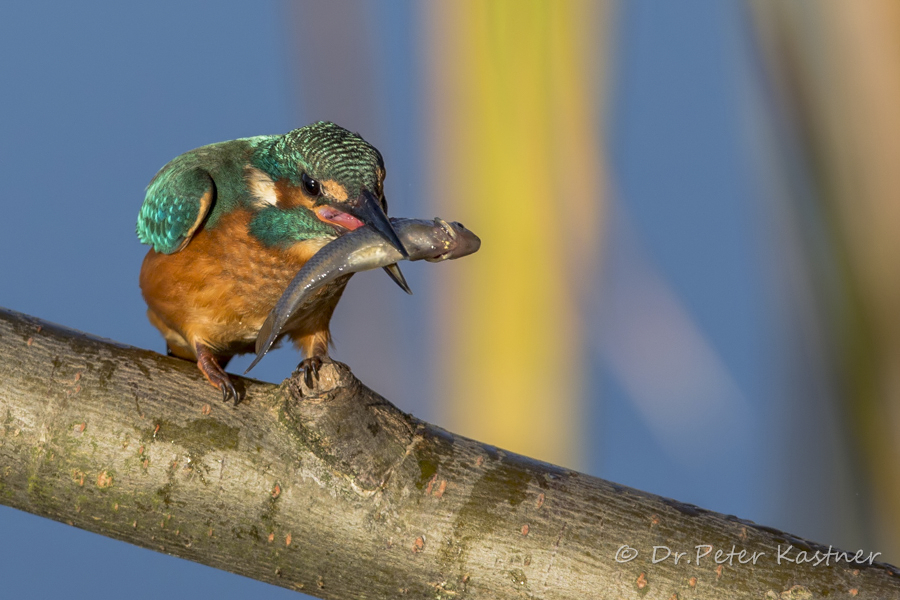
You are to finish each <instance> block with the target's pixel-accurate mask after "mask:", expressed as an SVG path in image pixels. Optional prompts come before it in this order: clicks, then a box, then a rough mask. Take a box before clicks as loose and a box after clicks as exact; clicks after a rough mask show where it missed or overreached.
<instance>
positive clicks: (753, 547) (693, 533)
mask: <svg viewBox="0 0 900 600" xmlns="http://www.w3.org/2000/svg"><path fill="white" fill-rule="evenodd" d="M0 357H2V360H0V502H2V503H3V504H6V505H9V506H12V507H16V508H19V509H22V510H26V511H28V512H31V513H34V514H38V515H42V516H45V517H49V518H51V519H55V520H58V521H63V522H67V523H69V524H72V525H75V526H77V527H81V528H83V529H87V530H89V531H93V532H96V533H100V534H102V535H106V536H109V537H112V538H116V539H119V540H123V541H127V542H130V543H133V544H137V545H139V546H143V547H146V548H151V549H153V550H158V551H160V552H166V553H168V554H172V555H175V556H180V557H182V558H186V559H189V560H193V561H197V562H200V563H203V564H207V565H210V566H213V567H217V568H220V569H224V570H227V571H231V572H234V573H239V574H241V575H246V576H248V577H252V578H254V579H258V580H261V581H267V582H269V583H272V584H275V585H279V586H283V587H287V588H292V589H297V590H303V591H304V592H306V593H310V594H313V595H316V596H319V597H322V598H397V597H404V596H405V597H410V598H422V597H428V598H492V599H494V598H496V599H505V598H524V597H529V598H530V597H534V598H554V599H555V598H578V599H579V600H581V599H584V598H606V597H610V598H612V597H615V598H663V599H669V598H682V599H684V598H693V597H704V598H710V597H729V598H775V599H777V598H811V597H823V596H826V595H828V596H829V597H831V598H845V597H846V598H852V597H855V596H857V594H859V596H858V597H869V598H888V597H898V596H900V585H898V575H900V574H898V571H897V570H896V569H895V568H894V567H891V566H889V565H884V564H879V563H877V562H876V563H875V564H874V565H873V566H869V565H868V562H867V561H865V560H864V559H865V558H867V557H868V554H866V555H863V556H860V557H858V558H859V561H857V562H853V563H848V562H847V561H846V560H844V561H840V562H839V563H838V564H837V565H835V557H834V556H831V555H829V556H831V558H828V562H829V563H830V565H829V566H825V564H824V561H825V559H824V558H823V560H822V564H819V565H815V564H813V563H802V564H795V563H792V562H786V561H785V560H784V559H782V560H781V564H778V560H777V557H778V552H779V546H780V547H781V550H782V551H785V550H787V548H788V546H792V549H791V550H790V551H788V552H787V553H786V554H785V556H787V557H788V558H790V559H796V558H797V556H798V552H801V551H802V552H806V553H807V556H809V557H813V556H815V554H814V553H815V552H816V551H819V552H820V553H824V552H827V551H828V548H827V547H825V548H823V547H821V546H818V545H816V544H812V543H810V542H807V541H804V540H800V539H797V538H795V537H793V536H790V535H788V534H785V533H782V532H779V531H775V530H773V529H770V528H766V527H761V526H757V525H754V524H753V523H750V522H748V521H743V520H741V519H738V518H736V517H732V516H724V515H721V514H717V513H713V512H710V511H706V510H703V509H700V508H697V507H695V506H691V505H686V504H682V503H679V502H676V501H673V500H668V499H665V498H661V497H658V496H654V495H651V494H646V493H644V492H640V491H637V490H633V489H630V488H625V487H622V486H618V485H615V484H613V483H609V482H606V481H603V480H600V479H597V478H594V477H590V476H587V475H583V474H580V473H576V472H574V471H569V470H567V469H562V468H559V467H555V466H552V465H549V464H545V463H540V462H537V461H533V460H530V459H528V458H525V457H522V456H518V455H515V454H511V453H507V452H504V451H502V450H498V449H496V448H494V447H491V446H486V445H484V444H481V443H479V442H475V441H472V440H469V439H466V438H462V437H459V436H456V435H453V434H451V433H449V432H446V431H444V430H442V429H440V428H438V427H435V426H433V425H429V424H427V423H423V422H421V421H418V420H416V419H414V418H413V417H411V416H410V415H407V414H405V413H403V412H401V411H399V410H398V409H397V408H395V407H394V406H393V405H392V404H390V403H389V402H388V401H386V400H385V399H384V398H382V397H380V396H378V395H377V394H376V393H374V392H373V391H371V390H369V389H368V388H366V387H365V386H364V385H362V384H361V383H360V382H359V381H358V380H357V379H356V378H354V377H353V375H352V374H351V373H350V370H349V369H348V368H347V367H346V366H344V365H342V364H339V363H328V364H326V365H324V367H323V369H322V371H321V382H320V386H319V388H318V389H316V390H308V389H305V388H304V387H302V386H303V384H302V382H301V379H302V378H299V377H296V376H295V377H293V378H292V379H290V380H287V381H285V382H284V383H283V384H281V385H279V386H276V385H271V384H265V383H260V382H255V381H252V380H247V379H239V378H235V379H236V381H237V382H238V383H240V384H242V385H243V386H244V390H245V392H246V397H245V400H244V401H243V402H242V403H241V404H240V405H239V406H237V407H236V408H234V407H232V406H230V405H223V404H222V403H221V402H218V401H217V398H218V394H217V392H216V391H215V390H213V389H212V388H210V387H209V386H208V384H207V383H206V382H205V381H204V380H203V379H202V377H201V376H200V374H199V372H198V370H197V369H196V367H195V366H194V365H193V364H191V363H188V362H185V361H181V360H178V359H173V358H167V357H164V356H160V355H158V354H156V353H154V352H150V351H147V350H139V349H136V348H130V347H126V346H123V345H120V344H115V343H112V342H109V341H106V340H101V339H98V338H94V337H90V336H87V335H84V334H82V333H79V332H76V331H72V330H69V329H65V328H62V327H59V326H56V325H51V324H48V323H44V322H42V321H39V320H37V319H34V318H31V317H27V316H24V315H21V314H18V313H13V312H10V311H3V310H0ZM624 545H627V546H628V547H630V548H634V549H636V550H638V551H639V552H640V554H639V556H637V557H636V558H634V559H633V560H631V561H629V562H618V561H617V556H618V558H619V559H620V560H621V559H622V558H624V555H623V553H625V554H627V551H625V550H622V549H621V548H622V546H624ZM706 545H708V546H710V547H711V548H712V552H711V553H709V554H707V555H706V556H703V557H702V558H700V559H699V560H697V556H698V550H697V549H696V547H697V546H701V548H700V550H699V552H700V553H701V554H702V553H703V552H705V551H706V550H707V548H706ZM654 546H664V547H667V548H668V549H669V550H671V551H672V552H686V553H687V554H685V555H684V556H682V557H681V558H680V560H679V562H678V563H677V564H676V563H675V559H674V556H673V555H670V556H669V558H668V559H666V560H663V561H661V562H658V563H655V564H654V563H653V561H652V557H653V547H654ZM733 548H734V549H735V552H740V551H741V550H745V551H746V553H747V554H746V555H744V556H743V557H742V558H743V559H744V560H749V558H750V556H751V553H753V552H757V553H760V552H761V553H765V554H763V555H762V556H759V557H758V558H757V561H756V564H755V565H754V564H749V563H748V564H741V563H740V562H739V558H738V556H736V555H732V558H731V561H730V564H729V562H728V560H727V554H720V555H719V559H720V560H724V561H725V562H721V563H717V562H716V559H715V554H716V551H720V552H722V553H728V552H730V551H732V549H733ZM617 553H618V554H617ZM665 553H666V551H665V550H662V549H659V550H658V551H657V555H656V556H657V558H659V557H662V556H663V555H664V554H665ZM820 556H824V555H822V554H820ZM854 556H855V555H854ZM859 562H862V563H863V564H858V563H859Z"/></svg>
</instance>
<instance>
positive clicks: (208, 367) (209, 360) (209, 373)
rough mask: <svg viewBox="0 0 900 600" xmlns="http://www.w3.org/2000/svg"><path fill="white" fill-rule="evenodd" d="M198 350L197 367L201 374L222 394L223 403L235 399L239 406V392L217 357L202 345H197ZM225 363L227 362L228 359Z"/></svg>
mask: <svg viewBox="0 0 900 600" xmlns="http://www.w3.org/2000/svg"><path fill="white" fill-rule="evenodd" d="M196 348H197V366H198V367H199V368H200V372H201V373H203V375H204V376H206V380H207V381H209V382H210V383H211V384H212V385H213V387H215V388H217V389H218V390H219V391H221V392H222V401H223V402H228V399H229V398H233V399H234V403H235V404H237V403H238V400H239V398H238V393H237V390H236V389H235V387H234V384H233V383H231V379H230V378H229V377H228V374H227V373H226V372H225V370H224V369H223V368H222V367H221V366H220V365H219V361H217V360H216V357H215V355H213V353H212V351H211V350H210V349H209V348H207V347H206V346H204V345H202V344H197V345H196ZM225 362H227V359H226V360H225Z"/></svg>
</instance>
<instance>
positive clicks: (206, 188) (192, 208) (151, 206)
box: [137, 161, 216, 254]
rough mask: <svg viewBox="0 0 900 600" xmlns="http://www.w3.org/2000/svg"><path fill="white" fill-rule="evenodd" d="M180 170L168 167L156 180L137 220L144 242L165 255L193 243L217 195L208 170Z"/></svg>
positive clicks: (140, 236) (149, 187) (151, 184)
mask: <svg viewBox="0 0 900 600" xmlns="http://www.w3.org/2000/svg"><path fill="white" fill-rule="evenodd" d="M173 162H174V161H173ZM179 167H182V165H178V164H170V165H167V166H166V167H164V168H163V170H162V171H160V172H159V173H157V175H156V177H154V178H153V181H151V182H150V185H149V186H148V187H147V195H146V196H145V197H144V204H143V205H142V206H141V212H140V214H139V215H138V220H137V235H138V239H139V240H140V241H141V243H142V244H149V245H150V246H153V249H154V250H156V251H157V252H162V253H163V254H172V253H173V252H178V251H179V250H181V249H182V248H184V247H185V246H186V245H187V243H188V242H189V241H191V236H193V235H194V232H195V231H197V228H198V227H200V224H201V223H203V219H204V218H206V215H207V213H209V210H210V208H211V207H212V204H213V199H214V198H215V195H216V186H215V183H214V182H213V180H212V177H210V175H209V173H208V172H207V171H206V170H205V169H202V168H198V167H192V168H179Z"/></svg>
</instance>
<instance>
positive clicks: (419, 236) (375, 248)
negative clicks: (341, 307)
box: [244, 218, 481, 374]
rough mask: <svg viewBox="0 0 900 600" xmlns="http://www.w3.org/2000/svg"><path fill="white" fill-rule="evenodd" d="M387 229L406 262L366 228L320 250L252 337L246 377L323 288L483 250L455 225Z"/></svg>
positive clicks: (420, 223)
mask: <svg viewBox="0 0 900 600" xmlns="http://www.w3.org/2000/svg"><path fill="white" fill-rule="evenodd" d="M391 224H392V225H393V227H394V230H395V231H396V232H397V235H398V236H399V237H400V240H401V241H402V242H403V246H404V247H405V248H406V251H407V252H408V253H409V258H404V257H403V255H402V254H400V251H399V250H397V248H395V247H394V246H392V245H391V244H390V242H388V241H387V240H386V239H385V237H384V236H383V235H381V234H380V233H379V232H377V231H375V230H374V229H372V228H370V227H360V228H358V229H355V230H353V231H350V232H347V233H345V234H344V235H342V236H341V237H339V238H337V239H335V240H333V241H331V242H329V243H328V244H326V245H325V246H323V247H322V248H321V249H320V250H319V251H318V252H316V253H315V254H314V255H313V257H312V258H310V259H309V260H308V261H307V262H306V264H305V265H303V268H302V269H300V271H298V272H297V274H296V275H295V276H294V278H293V279H292V280H291V282H290V283H289V284H288V286H287V288H286V289H285V290H284V293H283V294H282V295H281V297H280V298H279V299H278V302H277V303H276V304H275V307H274V308H273V309H272V310H271V312H269V315H268V317H266V320H265V322H264V323H263V325H262V327H261V328H260V330H259V333H258V334H257V337H256V358H255V359H254V360H253V362H252V363H250V366H249V367H247V370H246V371H244V374H246V373H248V372H249V371H250V369H252V368H253V367H255V366H256V364H257V363H258V362H259V361H260V360H261V359H262V357H263V356H265V355H266V353H267V352H268V351H269V350H270V349H271V348H272V345H273V344H274V343H275V341H276V340H277V339H278V337H279V336H280V335H281V333H282V331H283V330H284V328H285V325H287V324H288V323H289V322H290V320H291V317H293V316H294V314H295V313H296V312H297V310H298V309H299V308H300V307H302V306H303V305H304V303H305V302H308V301H310V300H311V299H312V296H313V293H314V292H315V291H316V290H317V289H318V288H320V287H321V286H323V285H325V284H326V283H328V282H330V281H333V280H334V279H337V278H338V277H343V276H346V275H350V274H351V273H358V272H360V271H369V270H371V269H377V268H379V267H390V266H391V265H394V264H396V263H397V262H399V261H401V260H410V261H416V260H425V261H428V262H441V261H444V260H451V259H456V258H462V257H463V256H468V255H469V254H473V253H475V252H477V251H478V249H479V248H480V247H481V239H480V238H479V237H478V236H477V235H475V234H474V233H472V232H471V231H469V230H468V229H466V228H465V226H463V225H462V223H458V222H455V221H454V222H452V223H448V222H447V221H444V220H443V219H440V218H435V219H434V220H432V221H429V220H425V219H400V218H392V219H391Z"/></svg>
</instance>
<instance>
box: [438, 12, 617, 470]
mask: <svg viewBox="0 0 900 600" xmlns="http://www.w3.org/2000/svg"><path fill="white" fill-rule="evenodd" d="M427 6H428V14H427V15H426V18H427V23H426V24H425V26H424V27H425V29H426V30H427V31H428V33H429V35H428V40H429V47H428V50H429V57H430V65H431V68H430V69H429V70H428V72H429V78H428V80H427V81H428V83H429V88H430V89H429V90H428V93H429V98H430V119H429V124H430V128H429V136H428V146H429V148H430V153H431V158H432V160H431V164H430V173H431V185H430V188H429V196H432V197H434V198H435V199H436V200H437V202H438V206H439V207H440V209H439V211H438V212H440V213H441V214H444V215H450V216H452V218H454V219H460V220H462V222H464V223H466V224H468V225H469V226H471V227H472V228H473V229H474V230H475V231H477V232H478V233H479V235H481V236H482V238H483V240H484V243H483V246H482V249H481V251H480V253H479V255H478V260H477V261H471V264H470V265H468V266H469V269H468V270H467V272H466V274H465V277H466V279H465V280H461V279H457V280H456V282H455V285H454V289H455V293H454V294H452V295H447V296H442V297H441V298H440V299H439V306H440V312H439V313H438V316H437V318H438V322H439V323H440V324H441V336H440V340H441V343H440V344H438V345H437V346H436V347H435V352H434V356H433V358H434V360H435V362H436V364H438V365H440V370H439V372H438V378H439V379H438V387H437V390H439V391H438V400H439V402H440V407H441V410H440V413H439V414H441V415H442V417H443V418H442V419H441V422H442V423H444V424H445V425H446V426H447V427H448V428H450V429H452V430H454V431H457V432H459V433H462V434H463V435H467V436H470V437H473V438H476V439H479V440H483V441H486V442H489V443H491V444H496V445H498V446H501V447H503V448H507V449H509V450H512V451H515V452H521V453H524V454H527V455H530V456H535V457H537V458H540V459H542V460H547V461H551V462H556V463H559V464H564V465H571V466H575V465H579V464H583V463H584V461H583V457H582V452H583V451H584V448H583V446H582V444H581V441H580V438H581V433H582V429H583V428H582V426H581V419H580V418H579V415H580V414H581V412H582V411H583V393H584V384H583V381H584V369H585V360H584V338H583V336H582V332H581V328H580V327H578V326H577V324H578V323H580V322H582V321H583V320H584V318H585V315H584V314H583V312H582V311H583V306H584V303H583V302H582V297H581V295H583V294H585V293H586V292H593V291H594V289H595V285H596V282H597V277H596V274H597V273H598V272H599V268H598V267H599V250H600V248H601V242H602V240H603V236H604V234H605V204H604V185H603V184H604V162H603V159H602V142H601V139H602V138H601V137H600V136H601V133H602V130H601V127H600V121H601V116H602V103H601V99H602V93H601V91H602V89H603V88H602V83H603V82H602V79H601V75H602V73H603V70H604V69H603V67H604V61H605V55H606V50H607V47H606V39H607V36H606V35H605V33H604V32H605V30H606V24H607V23H608V21H607V20H606V19H604V18H603V17H604V16H606V13H607V12H608V5H606V4H600V3H595V2H587V1H585V2H581V1H578V2H575V1H573V2H549V1H541V0H537V1H535V0H529V1H527V2H520V1H513V0H501V1H498V2H490V3H485V2H479V1H474V0H472V1H464V2H437V3H429V4H428V5H427Z"/></svg>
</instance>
